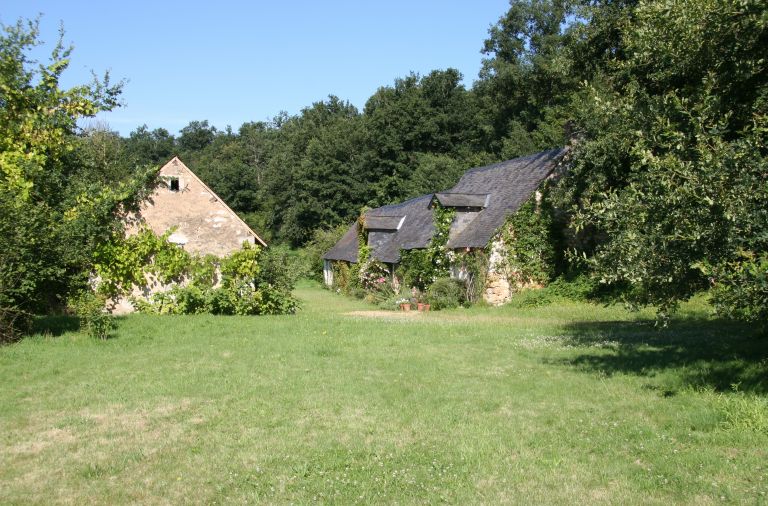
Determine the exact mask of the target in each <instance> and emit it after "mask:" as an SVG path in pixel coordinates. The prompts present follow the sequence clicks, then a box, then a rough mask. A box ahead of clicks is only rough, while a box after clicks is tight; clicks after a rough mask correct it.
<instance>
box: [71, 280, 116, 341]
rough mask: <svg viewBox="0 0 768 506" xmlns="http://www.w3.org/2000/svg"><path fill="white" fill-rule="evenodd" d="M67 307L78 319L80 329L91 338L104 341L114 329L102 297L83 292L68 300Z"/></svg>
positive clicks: (113, 323) (114, 326) (113, 321)
mask: <svg viewBox="0 0 768 506" xmlns="http://www.w3.org/2000/svg"><path fill="white" fill-rule="evenodd" d="M69 307H70V309H72V310H73V311H74V312H75V314H76V315H77V317H78V318H79V320H80V327H81V328H85V330H86V331H87V332H88V335H89V336H91V337H94V338H98V339H106V338H108V337H109V335H110V334H111V333H112V331H113V330H115V328H116V325H115V320H114V317H113V316H112V315H111V314H109V313H108V312H107V310H106V297H104V296H99V295H96V294H95V293H93V292H91V291H90V290H88V291H84V292H81V293H79V294H78V295H76V296H74V297H72V298H70V300H69Z"/></svg>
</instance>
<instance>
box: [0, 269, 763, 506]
mask: <svg viewBox="0 0 768 506" xmlns="http://www.w3.org/2000/svg"><path fill="white" fill-rule="evenodd" d="M297 295H298V296H299V297H300V298H301V299H302V300H303V301H304V306H303V309H302V311H301V312H300V313H299V314H298V315H295V316H280V317H215V316H209V315H200V316H185V317H153V316H146V315H133V316H130V317H127V318H125V319H123V320H122V321H121V322H120V327H119V330H118V333H117V336H116V338H114V339H111V340H109V341H107V342H95V341H92V340H90V339H89V338H87V337H85V336H84V335H82V334H81V333H79V332H77V331H74V330H72V331H65V332H63V333H61V334H60V335H38V336H35V337H32V338H29V339H26V340H24V341H23V342H21V343H18V344H16V345H13V346H7V347H4V348H0V383H1V384H2V385H3V387H2V389H0V504H30V503H32V504H35V503H36V504H57V503H59V504H60V503H70V504H72V503H74V504H85V503H109V504H120V503H141V504H178V503H193V504H220V503H236V504H242V503H246V502H256V503H281V504H282V503H285V504H287V503H298V504H304V503H314V502H331V503H345V504H346V503H360V504H370V503H393V502H398V503H439V502H448V503H455V504H467V503H486V504H497V503H512V504H519V503H540V504H558V503H560V504H574V503H580V504H600V503H605V504H669V503H673V502H674V503H681V504H714V503H718V504H719V503H722V502H726V503H729V502H730V503H746V504H763V503H766V502H767V501H768V498H766V493H768V471H767V470H766V467H768V464H766V462H768V404H767V403H766V393H767V392H768V379H767V376H768V375H767V374H766V371H767V369H768V346H766V341H767V340H766V339H765V337H762V338H761V337H759V336H756V335H755V333H754V331H753V330H751V329H749V328H744V327H741V326H737V325H733V324H728V323H723V322H718V321H713V320H710V319H708V317H707V316H706V314H705V312H704V310H703V309H702V307H701V306H700V305H697V304H692V305H689V306H687V307H686V308H684V312H683V314H682V316H681V318H680V319H679V320H678V321H676V322H673V324H672V325H671V327H670V328H668V329H663V330H658V329H655V328H654V327H653V324H652V322H651V321H650V320H649V317H650V316H651V315H649V314H647V313H640V314H630V313H627V312H625V311H624V310H623V309H620V308H610V307H609V308H605V307H600V306H593V305H585V304H572V303H568V304H558V305H552V306H548V307H542V308H533V309H525V310H521V309H514V308H510V307H505V308H498V309H496V308H473V309H469V310H456V311H451V312H434V313H430V314H426V315H417V316H416V317H415V318H406V319H403V318H389V317H379V318H369V317H362V316H355V315H349V314H345V313H351V312H355V311H367V310H370V309H372V308H371V307H370V306H367V305H365V304H363V303H361V302H358V301H354V300H350V299H347V298H344V297H340V296H336V295H333V294H331V293H329V292H327V291H324V290H321V289H319V288H318V287H317V286H315V285H312V284H303V285H301V286H300V287H299V288H298V289H297ZM732 384H738V389H739V390H740V392H739V393H734V391H733V388H732V387H731V385H732Z"/></svg>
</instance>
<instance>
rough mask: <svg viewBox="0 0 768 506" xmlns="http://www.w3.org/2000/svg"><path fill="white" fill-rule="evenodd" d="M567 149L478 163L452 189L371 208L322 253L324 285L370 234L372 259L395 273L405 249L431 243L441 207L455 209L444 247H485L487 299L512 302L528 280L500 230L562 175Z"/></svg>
mask: <svg viewBox="0 0 768 506" xmlns="http://www.w3.org/2000/svg"><path fill="white" fill-rule="evenodd" d="M567 153H568V148H562V149H555V150H551V151H545V152H542V153H537V154H534V155H531V156H526V157H523V158H516V159H514V160H507V161H504V162H500V163H496V164H493V165H488V166H484V167H476V168H473V169H470V170H468V171H467V172H466V173H465V174H464V176H462V178H461V179H460V180H459V182H458V183H457V184H456V185H455V186H454V187H453V188H451V189H449V190H446V191H443V192H438V193H433V194H427V195H422V196H420V197H416V198H414V199H411V200H408V201H406V202H402V203H399V204H392V205H387V206H383V207H379V208H376V209H371V210H369V211H367V212H366V213H365V215H364V216H363V217H362V219H361V220H358V222H357V223H355V224H354V225H352V226H351V227H350V228H349V230H348V231H347V233H346V234H345V235H344V236H343V237H342V238H341V240H339V242H338V243H336V245H334V247H333V248H331V249H330V250H329V251H328V252H327V253H326V254H325V255H324V257H323V259H324V261H325V263H324V278H325V283H326V284H327V285H332V284H333V282H334V279H333V267H334V263H336V262H347V263H356V262H358V258H359V251H358V249H359V244H360V239H359V238H360V237H367V246H368V248H369V250H370V255H371V257H372V258H373V259H375V260H378V261H380V262H383V263H385V264H387V265H388V266H389V268H390V272H391V273H392V275H393V276H394V272H395V268H396V266H397V265H398V263H399V262H400V259H401V252H402V251H409V250H414V249H424V248H427V247H428V246H429V244H430V241H432V239H433V237H434V235H435V232H436V227H435V217H434V216H435V214H434V208H435V206H438V205H439V206H440V207H442V208H447V209H450V210H452V211H453V213H452V214H453V219H452V222H451V224H450V229H449V233H448V238H447V242H446V243H445V247H446V248H447V249H448V250H449V251H454V252H469V251H472V250H477V249H484V248H487V249H488V250H489V251H490V260H489V263H488V272H487V275H486V276H485V281H484V282H485V287H484V290H483V297H484V299H485V300H486V301H488V302H490V303H492V304H501V303H504V302H506V301H508V300H509V298H510V297H511V295H512V293H513V292H514V290H515V288H519V287H521V286H525V285H526V284H530V282H529V280H526V279H522V278H520V277H519V276H515V272H514V266H512V268H511V269H510V266H502V262H501V261H500V259H501V257H502V254H501V253H502V252H503V249H504V247H505V245H504V244H503V240H502V234H501V228H502V226H503V225H504V224H505V222H506V220H507V218H508V217H509V216H510V215H511V214H513V213H515V212H516V211H517V210H518V209H519V208H520V207H521V206H522V205H523V204H524V203H525V202H526V201H528V200H529V199H531V198H534V199H536V201H537V202H538V201H539V199H540V198H541V193H540V191H539V190H540V189H541V188H542V186H543V185H544V184H545V182H546V181H548V180H552V179H554V178H556V177H558V176H559V175H560V174H561V172H562V169H563V168H564V166H565V158H566V154H567ZM451 267H452V270H451V275H452V276H454V277H458V278H462V277H463V276H465V275H466V273H465V272H464V271H463V269H462V266H461V265H458V264H455V265H452V266H451ZM502 267H503V268H502Z"/></svg>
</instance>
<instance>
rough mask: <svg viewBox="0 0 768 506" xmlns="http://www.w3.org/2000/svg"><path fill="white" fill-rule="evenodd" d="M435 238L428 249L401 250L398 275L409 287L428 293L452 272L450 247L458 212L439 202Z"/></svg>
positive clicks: (435, 206) (435, 214)
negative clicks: (450, 235)
mask: <svg viewBox="0 0 768 506" xmlns="http://www.w3.org/2000/svg"><path fill="white" fill-rule="evenodd" d="M432 214H433V217H434V224H435V235H433V236H432V239H430V241H429V244H427V247H426V248H424V249H412V250H407V251H406V250H401V251H400V264H399V266H398V274H399V275H400V277H402V279H403V283H404V284H405V285H406V286H415V287H416V288H418V289H419V290H422V291H424V290H426V289H427V288H428V287H429V286H430V285H431V284H432V283H434V282H435V280H436V279H438V278H445V277H448V276H450V273H451V270H450V268H451V252H450V250H449V249H448V248H447V247H446V244H447V243H448V236H449V234H450V231H451V224H452V223H453V219H454V218H455V217H456V210H455V209H454V208H451V207H443V206H442V205H441V204H440V203H439V202H437V201H436V200H435V202H434V205H433V207H432Z"/></svg>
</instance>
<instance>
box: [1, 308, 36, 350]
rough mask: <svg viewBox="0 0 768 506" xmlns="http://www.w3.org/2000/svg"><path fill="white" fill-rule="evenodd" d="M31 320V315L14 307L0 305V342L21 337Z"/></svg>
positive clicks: (8, 341) (12, 340)
mask: <svg viewBox="0 0 768 506" xmlns="http://www.w3.org/2000/svg"><path fill="white" fill-rule="evenodd" d="M31 322H32V315H30V314H29V313H26V312H24V311H22V310H20V309H18V308H14V307H2V306H0V344H3V343H12V342H14V341H18V340H19V339H21V335H22V334H23V333H24V332H26V331H27V330H28V329H29V327H30V324H31Z"/></svg>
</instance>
